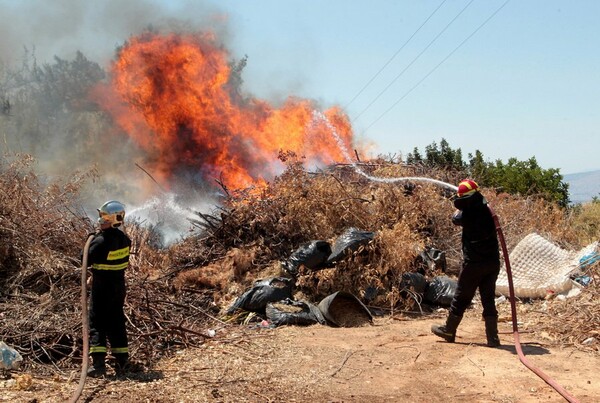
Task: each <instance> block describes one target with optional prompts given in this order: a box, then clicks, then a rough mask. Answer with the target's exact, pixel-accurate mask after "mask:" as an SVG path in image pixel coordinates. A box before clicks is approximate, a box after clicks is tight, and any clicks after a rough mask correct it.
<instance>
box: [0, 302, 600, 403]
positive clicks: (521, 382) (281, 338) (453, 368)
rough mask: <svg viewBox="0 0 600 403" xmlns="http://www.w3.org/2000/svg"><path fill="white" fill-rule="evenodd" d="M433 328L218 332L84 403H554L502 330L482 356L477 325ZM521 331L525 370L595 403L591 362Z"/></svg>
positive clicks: (40, 394)
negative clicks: (452, 334) (447, 334)
mask: <svg viewBox="0 0 600 403" xmlns="http://www.w3.org/2000/svg"><path fill="white" fill-rule="evenodd" d="M441 318H442V316H441V315H440V318H438V319H436V318H432V317H429V318H427V319H423V318H420V319H408V318H404V319H403V318H399V319H394V318H391V317H389V316H388V317H384V318H376V319H375V322H374V324H373V325H371V326H363V327H359V328H332V327H327V326H320V325H317V326H310V327H281V328H276V329H261V328H245V327H244V328H239V327H237V326H235V327H232V328H228V329H227V330H225V329H223V330H218V331H217V336H216V337H215V338H214V339H211V340H209V341H208V342H207V343H206V344H205V345H204V346H203V347H202V348H199V349H193V350H192V349H188V350H186V351H183V352H181V353H179V354H175V356H173V357H170V358H167V359H164V360H163V361H161V362H159V363H157V365H156V366H155V368H152V369H150V370H147V371H145V372H143V373H140V374H134V375H132V376H130V377H129V378H128V379H116V378H114V377H108V378H107V379H104V380H94V379H92V380H88V382H87V383H86V388H85V390H84V393H83V396H82V398H81V400H80V401H87V402H92V401H93V402H109V401H126V402H129V401H131V402H134V401H135V402H204V401H207V402H442V401H444V402H447V401H452V402H562V401H565V399H563V397H562V396H560V395H559V394H558V393H557V392H556V391H555V390H554V389H552V388H551V387H550V386H549V385H547V384H546V383H545V382H544V381H543V380H542V379H541V378H540V377H538V376H537V375H535V374H534V373H533V372H531V371H530V370H529V369H527V368H526V367H525V366H524V365H523V364H522V363H521V362H520V361H519V359H518V356H517V354H516V351H515V347H514V345H513V344H512V343H513V336H512V333H511V330H512V329H511V327H510V325H509V324H508V323H501V324H500V331H501V335H500V338H501V341H502V343H503V346H502V347H500V348H497V349H493V348H488V347H485V346H484V341H485V335H484V328H483V323H482V322H481V320H480V319H479V318H478V317H477V315H476V313H474V312H473V313H471V314H469V315H466V316H465V319H464V320H463V323H461V326H460V328H459V333H458V338H457V342H456V343H455V344H449V343H445V342H443V341H440V340H439V339H438V338H436V337H435V336H433V335H432V334H431V333H430V331H429V329H430V326H431V325H432V324H433V323H438V322H441V321H442V319H441ZM532 336H533V334H532V333H527V330H524V331H523V333H522V334H521V342H522V345H523V350H524V352H525V354H526V355H527V357H528V358H529V360H530V361H531V363H532V364H534V365H535V366H536V367H538V368H539V369H541V370H542V371H543V372H544V373H546V374H547V375H548V376H550V377H551V378H552V379H554V380H555V381H556V382H558V383H559V384H560V385H562V386H563V387H564V388H566V390H567V391H568V392H569V393H570V394H572V395H573V396H574V397H575V398H577V399H578V400H579V401H581V402H598V401H600V375H598V368H599V367H600V358H599V357H598V355H597V354H592V353H588V352H583V351H578V350H574V349H561V348H558V347H549V346H548V345H544V344H540V343H539V340H534V339H533V338H532ZM70 376H71V379H67V377H58V376H57V377H55V379H48V378H41V377H36V376H34V378H33V385H32V386H31V387H30V388H29V390H20V391H19V390H14V385H13V386H12V387H9V385H7V381H4V387H3V388H1V389H0V395H1V396H3V398H2V399H0V400H3V401H18V402H62V401H66V400H68V398H69V396H70V395H71V393H72V392H73V390H75V388H76V385H77V380H78V374H76V373H72V374H71V375H70Z"/></svg>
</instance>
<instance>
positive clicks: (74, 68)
mask: <svg viewBox="0 0 600 403" xmlns="http://www.w3.org/2000/svg"><path fill="white" fill-rule="evenodd" d="M0 10H1V13H2V17H3V18H2V19H3V21H4V22H5V23H3V24H0V101H1V102H5V101H8V102H10V105H11V109H10V111H7V113H5V114H2V113H0V136H2V138H3V143H4V149H3V151H5V152H18V153H27V154H32V155H33V156H34V157H35V159H36V161H37V164H38V166H37V168H38V171H39V172H40V173H42V174H43V177H47V178H48V180H49V181H50V180H52V179H56V178H61V177H66V176H70V175H72V174H73V173H74V172H75V171H79V172H86V171H96V172H97V177H95V179H94V180H93V181H91V182H90V184H89V186H87V187H86V188H85V189H84V190H83V194H82V201H81V202H82V204H83V206H82V207H83V208H84V210H85V211H86V212H87V213H88V215H89V216H90V217H91V218H93V219H94V221H95V215H96V208H97V207H99V206H100V205H102V204H103V203H104V202H105V201H107V200H110V199H117V200H120V201H122V202H124V203H125V204H126V206H127V210H128V211H127V216H128V217H130V218H136V219H137V220H140V221H143V222H145V223H147V224H150V225H152V226H154V227H155V228H156V229H157V230H159V231H160V232H161V233H162V234H163V238H164V239H163V241H164V242H166V243H170V242H172V241H175V240H177V239H179V237H180V236H182V235H185V234H187V233H189V230H190V222H189V219H190V218H193V217H194V214H193V212H194V211H201V212H208V210H210V209H211V208H212V207H213V206H214V204H216V200H217V197H218V195H216V194H215V191H214V189H208V187H207V186H201V185H199V186H197V187H195V188H193V189H190V188H189V187H188V188H183V187H182V186H178V184H171V185H172V186H171V189H172V190H173V192H175V193H166V192H164V191H163V189H161V188H160V185H158V184H157V183H156V182H155V181H154V179H153V178H152V177H151V174H150V173H149V172H146V171H144V170H143V169H142V168H143V166H141V165H137V164H136V161H140V160H141V152H140V150H139V149H138V148H137V147H136V145H135V144H132V143H131V142H130V141H129V140H128V139H127V138H126V137H124V136H122V135H119V134H117V133H116V130H115V127H114V123H113V122H112V121H111V120H110V118H108V117H107V116H106V115H105V114H102V113H99V112H98V110H97V108H93V107H90V108H87V109H86V106H85V105H82V103H85V102H87V101H88V99H87V94H82V93H78V92H76V91H75V92H73V91H74V90H73V88H71V87H69V86H61V85H62V83H65V82H67V83H69V85H71V84H73V83H74V84H77V79H72V80H69V79H63V80H62V81H60V80H56V81H53V80H52V79H51V78H52V77H59V76H61V75H62V76H64V75H69V74H71V73H72V72H76V73H77V74H82V75H83V76H84V77H83V78H84V79H85V80H87V81H94V80H95V79H96V74H98V75H100V76H101V75H103V73H104V72H106V71H108V69H109V66H110V63H111V62H112V60H113V59H114V57H115V54H116V50H117V49H118V48H119V47H120V46H122V45H123V44H124V43H125V41H127V40H128V38H130V37H131V36H132V35H136V34H138V33H140V32H143V31H145V30H148V29H162V30H175V31H193V30H210V31H211V32H213V33H215V35H216V36H218V37H219V38H220V40H222V41H225V40H228V38H229V37H230V34H229V30H228V27H227V18H226V17H225V16H224V14H222V13H221V12H219V11H218V10H217V9H216V8H215V7H214V6H212V5H210V4H209V3H208V2H203V1H171V2H165V1H158V0H156V1H154V0H132V1H119V0H108V1H94V2H88V1H80V0H56V1H51V2H41V1H35V0H22V1H11V0H0ZM78 52H79V53H78ZM56 57H57V58H60V59H61V60H62V61H63V62H66V63H62V62H57V60H58V59H56ZM33 66H37V67H38V68H40V71H41V72H43V74H44V75H45V76H44V77H42V78H41V79H40V81H39V82H31V81H30V82H27V79H23V77H24V76H26V74H20V75H19V74H14V72H15V71H16V72H20V73H31V71H32V68H33ZM100 78H101V77H100ZM38 79H39V77H38ZM40 82H41V83H42V84H41V85H40ZM54 83H58V84H57V86H53V84H54ZM64 99H69V100H70V101H71V102H78V103H79V104H78V106H77V108H76V109H77V112H76V113H74V112H72V111H71V110H67V109H69V108H63V107H61V106H60V105H59V103H60V102H62V101H63V100H64ZM0 105H3V104H0Z"/></svg>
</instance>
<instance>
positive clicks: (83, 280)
mask: <svg viewBox="0 0 600 403" xmlns="http://www.w3.org/2000/svg"><path fill="white" fill-rule="evenodd" d="M93 237H94V234H90V236H89V237H88V239H87V241H86V242H85V246H84V247H83V259H82V264H81V323H82V328H83V329H82V330H83V351H82V353H81V354H82V360H83V361H82V363H81V375H80V377H79V385H78V386H77V389H76V390H75V392H73V395H72V396H71V399H70V400H69V403H75V402H76V401H77V400H79V397H80V396H81V393H82V392H83V386H84V385H85V378H86V377H87V368H88V365H89V357H88V355H89V354H88V353H89V350H90V345H89V343H90V341H89V318H88V309H87V261H88V252H89V249H90V243H91V242H92V238H93Z"/></svg>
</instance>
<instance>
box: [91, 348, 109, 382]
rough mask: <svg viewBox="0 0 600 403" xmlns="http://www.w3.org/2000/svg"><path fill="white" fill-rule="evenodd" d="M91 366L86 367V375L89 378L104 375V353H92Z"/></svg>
mask: <svg viewBox="0 0 600 403" xmlns="http://www.w3.org/2000/svg"><path fill="white" fill-rule="evenodd" d="M91 356H92V366H91V367H88V370H87V376H89V377H90V378H101V377H103V376H104V375H106V363H105V359H106V354H104V353H92V354H91Z"/></svg>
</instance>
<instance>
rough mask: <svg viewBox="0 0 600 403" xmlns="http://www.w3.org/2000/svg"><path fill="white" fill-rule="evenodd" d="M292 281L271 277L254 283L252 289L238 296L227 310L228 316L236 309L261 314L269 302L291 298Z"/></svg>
mask: <svg viewBox="0 0 600 403" xmlns="http://www.w3.org/2000/svg"><path fill="white" fill-rule="evenodd" d="M293 285H294V284H293V280H292V279H289V278H285V277H272V278H268V279H263V280H257V281H255V282H254V284H253V286H252V288H250V289H249V290H246V291H245V292H244V293H243V294H242V295H241V296H239V297H238V298H237V299H236V300H235V302H234V303H233V305H232V306H231V307H230V308H229V309H228V310H227V313H228V314H232V313H234V312H235V311H236V310H237V309H244V310H246V311H251V312H259V313H263V312H264V311H265V308H266V306H267V304H268V303H269V302H276V301H281V300H284V299H286V298H292V287H293Z"/></svg>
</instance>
